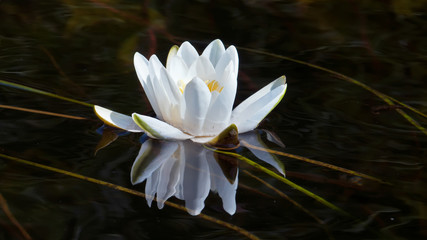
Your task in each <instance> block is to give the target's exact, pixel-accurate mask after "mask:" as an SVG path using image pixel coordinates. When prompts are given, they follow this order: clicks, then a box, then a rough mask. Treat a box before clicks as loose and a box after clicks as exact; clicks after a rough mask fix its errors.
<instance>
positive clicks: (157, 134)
mask: <svg viewBox="0 0 427 240" xmlns="http://www.w3.org/2000/svg"><path fill="white" fill-rule="evenodd" d="M132 118H133V121H134V122H135V123H136V124H137V125H138V126H139V127H140V128H142V129H143V130H144V131H145V132H146V133H147V134H148V136H150V137H152V138H157V139H167V140H185V139H190V138H193V136H191V135H188V134H185V133H183V132H182V131H181V130H179V129H178V128H175V127H174V126H172V125H169V124H167V123H165V122H162V121H160V120H158V119H156V118H152V117H149V116H145V115H140V114H138V113H133V114H132Z"/></svg>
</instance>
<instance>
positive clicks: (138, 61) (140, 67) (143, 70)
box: [133, 52, 149, 82]
mask: <svg viewBox="0 0 427 240" xmlns="http://www.w3.org/2000/svg"><path fill="white" fill-rule="evenodd" d="M133 64H134V66H135V70H136V74H137V75H138V78H139V80H140V81H141V82H142V81H143V80H145V79H146V78H147V76H148V73H149V71H148V61H147V59H146V58H145V57H144V56H142V55H141V54H140V53H139V52H136V53H135V55H134V56H133Z"/></svg>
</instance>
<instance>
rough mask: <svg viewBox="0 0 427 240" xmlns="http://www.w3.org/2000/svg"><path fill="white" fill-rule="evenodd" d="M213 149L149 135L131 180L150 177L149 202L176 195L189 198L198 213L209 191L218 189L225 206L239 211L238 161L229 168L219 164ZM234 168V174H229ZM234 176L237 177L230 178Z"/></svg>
mask: <svg viewBox="0 0 427 240" xmlns="http://www.w3.org/2000/svg"><path fill="white" fill-rule="evenodd" d="M221 161H222V160H221V159H219V160H217V159H216V158H215V157H214V154H213V152H212V151H209V150H207V149H206V148H204V147H203V146H202V145H200V144H197V143H194V142H192V141H189V140H187V141H179V142H178V141H162V140H155V139H148V140H147V141H145V142H144V143H143V144H142V146H141V150H140V152H139V154H138V156H137V158H136V159H135V162H134V163H133V166H132V169H131V182H132V184H138V183H141V182H143V181H145V180H146V183H145V194H146V195H147V196H146V200H147V203H148V205H149V206H151V203H152V201H153V198H154V196H157V199H156V201H157V206H158V208H159V209H161V208H163V206H164V202H165V201H166V200H168V199H169V198H170V197H172V196H175V197H176V198H178V199H181V200H183V201H184V202H185V207H186V208H187V211H188V212H189V213H190V214H191V215H198V214H200V212H201V211H202V210H203V208H204V206H205V203H204V202H205V200H206V198H207V197H208V195H209V191H210V190H212V191H214V192H218V194H219V196H220V197H221V198H222V202H223V205H224V209H225V211H226V212H228V213H229V214H234V213H235V211H236V199H235V197H236V189H237V184H238V180H237V176H238V173H237V171H238V169H237V167H236V166H237V165H236V164H234V165H232V166H234V168H235V169H234V170H231V171H230V170H227V167H224V166H227V164H221V165H220V164H219V163H220V162H221ZM224 170H225V171H226V172H233V171H234V173H233V174H231V175H230V174H225V173H224ZM230 176H232V178H233V179H230Z"/></svg>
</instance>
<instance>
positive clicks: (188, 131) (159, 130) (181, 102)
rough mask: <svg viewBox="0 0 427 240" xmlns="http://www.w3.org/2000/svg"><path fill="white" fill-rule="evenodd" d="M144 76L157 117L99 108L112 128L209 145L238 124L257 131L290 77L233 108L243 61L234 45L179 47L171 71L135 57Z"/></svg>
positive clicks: (170, 60) (170, 62)
mask: <svg viewBox="0 0 427 240" xmlns="http://www.w3.org/2000/svg"><path fill="white" fill-rule="evenodd" d="M134 65H135V69H136V73H137V75H138V78H139V80H140V82H141V84H142V87H143V88H144V91H145V93H146V95H147V98H148V100H149V101H150V104H151V106H152V107H153V110H154V112H155V113H156V116H157V118H153V117H149V116H145V115H140V114H138V113H133V114H132V117H130V116H126V115H123V114H120V113H117V112H113V111H111V110H109V109H106V108H103V107H100V106H95V112H96V113H97V115H98V116H99V117H100V118H101V119H102V120H103V121H104V122H106V123H107V124H109V125H112V126H115V127H118V128H121V129H124V130H127V131H130V132H145V133H147V135H148V136H150V137H152V138H157V139H168V140H185V139H191V140H193V141H195V142H207V141H209V140H211V139H212V138H213V137H215V136H216V135H218V134H219V133H220V132H221V131H222V130H224V129H225V128H227V127H228V126H230V125H231V124H235V125H236V126H237V129H238V131H239V132H240V133H243V132H247V131H250V130H253V129H254V128H256V127H257V126H258V124H259V123H260V122H261V120H263V119H264V118H265V116H267V114H268V113H269V112H270V111H271V110H272V109H273V108H274V107H275V106H276V105H277V104H278V103H279V102H280V100H281V99H282V98H283V96H284V94H285V92H286V87H287V84H286V78H285V77H284V76H282V77H280V78H278V79H276V80H275V81H273V82H271V83H270V84H268V85H267V86H265V87H264V88H262V89H261V90H259V91H258V92H256V93H255V94H253V95H252V96H250V97H249V98H248V99H246V100H245V101H243V102H242V103H241V104H240V105H238V106H237V107H236V108H235V109H234V110H233V104H234V99H235V96H236V89H237V73H238V68H239V57H238V55H237V50H236V48H235V47H234V46H230V47H228V48H227V49H225V47H224V45H223V43H222V42H221V41H220V40H214V41H213V42H211V43H210V44H209V45H208V46H207V47H206V49H205V50H204V51H203V53H202V54H201V55H199V54H198V53H197V51H196V49H195V48H194V47H193V46H192V45H191V44H190V43H189V42H184V43H183V44H182V45H181V46H180V47H178V46H173V47H172V48H171V50H170V52H169V56H168V59H167V63H166V67H164V66H163V65H162V63H161V62H160V61H159V59H158V58H157V56H156V55H152V56H151V57H150V59H149V60H147V59H146V58H145V57H144V56H142V55H141V54H139V53H135V56H134Z"/></svg>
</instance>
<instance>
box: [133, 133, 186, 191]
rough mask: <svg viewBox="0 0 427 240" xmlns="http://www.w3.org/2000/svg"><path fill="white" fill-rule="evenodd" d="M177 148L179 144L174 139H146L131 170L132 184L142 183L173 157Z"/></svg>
mask: <svg viewBox="0 0 427 240" xmlns="http://www.w3.org/2000/svg"><path fill="white" fill-rule="evenodd" d="M177 149H178V144H177V143H176V142H174V141H164V142H162V143H160V142H159V141H158V140H152V139H148V140H147V141H145V142H144V143H143V144H142V145H141V149H140V150H139V153H138V156H137V157H136V159H135V161H134V162H133V165H132V168H131V171H130V176H131V182H132V184H133V185H135V184H138V183H141V182H143V181H144V180H145V179H147V178H148V177H150V175H151V174H152V173H153V172H154V171H155V170H157V169H158V168H160V166H161V165H162V164H164V163H165V161H167V160H168V159H170V158H171V157H172V155H173V154H174V153H175V152H176V150H177ZM153 150H154V151H153Z"/></svg>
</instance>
